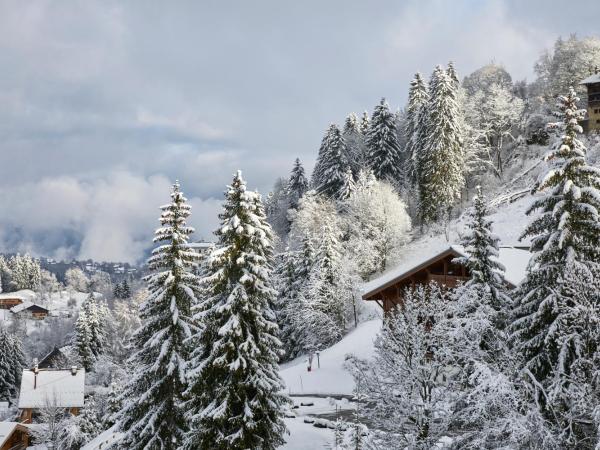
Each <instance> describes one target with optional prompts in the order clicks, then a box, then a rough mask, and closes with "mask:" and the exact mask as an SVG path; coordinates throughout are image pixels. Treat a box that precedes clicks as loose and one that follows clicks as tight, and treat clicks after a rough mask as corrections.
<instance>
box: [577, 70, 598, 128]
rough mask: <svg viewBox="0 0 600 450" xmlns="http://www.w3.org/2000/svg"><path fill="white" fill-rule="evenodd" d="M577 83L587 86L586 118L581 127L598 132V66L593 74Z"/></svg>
mask: <svg viewBox="0 0 600 450" xmlns="http://www.w3.org/2000/svg"><path fill="white" fill-rule="evenodd" d="M579 84H582V85H584V86H585V87H586V88H587V118H586V120H585V121H584V123H583V128H584V130H585V131H586V132H588V133H589V132H596V133H600V71H599V70H598V67H596V70H595V73H594V74H593V75H591V76H589V77H587V78H586V79H585V80H583V81H582V82H581V83H579Z"/></svg>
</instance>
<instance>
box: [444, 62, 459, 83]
mask: <svg viewBox="0 0 600 450" xmlns="http://www.w3.org/2000/svg"><path fill="white" fill-rule="evenodd" d="M446 73H447V74H448V76H449V77H450V79H451V80H452V81H453V82H454V84H456V86H457V87H458V85H459V84H460V80H459V79H458V73H457V72H456V68H455V67H454V62H452V61H450V62H448V68H447V69H446Z"/></svg>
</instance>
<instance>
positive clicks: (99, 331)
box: [80, 292, 106, 357]
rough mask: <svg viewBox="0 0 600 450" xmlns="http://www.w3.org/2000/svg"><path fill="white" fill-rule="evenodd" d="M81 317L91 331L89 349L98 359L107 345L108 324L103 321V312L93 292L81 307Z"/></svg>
mask: <svg viewBox="0 0 600 450" xmlns="http://www.w3.org/2000/svg"><path fill="white" fill-rule="evenodd" d="M80 316H82V317H83V318H84V320H85V322H86V328H87V330H88V331H89V339H90V340H89V348H90V349H91V351H92V353H93V354H94V357H98V356H100V355H101V354H102V353H103V352H104V347H105V345H106V332H105V325H106V324H105V323H104V321H103V320H102V319H103V318H102V312H101V311H100V306H99V305H98V302H97V300H96V296H95V295H94V293H93V292H90V294H89V295H88V296H87V298H86V299H85V301H84V302H83V304H82V305H81V312H80Z"/></svg>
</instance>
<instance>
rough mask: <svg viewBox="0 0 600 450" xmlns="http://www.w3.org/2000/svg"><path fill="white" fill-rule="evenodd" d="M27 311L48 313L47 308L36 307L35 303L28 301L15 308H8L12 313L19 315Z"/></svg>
mask: <svg viewBox="0 0 600 450" xmlns="http://www.w3.org/2000/svg"><path fill="white" fill-rule="evenodd" d="M27 309H38V310H40V309H42V310H44V311H46V312H48V308H44V307H43V306H40V305H38V304H37V303H33V302H30V301H25V302H23V303H21V304H19V305H17V306H13V307H12V308H10V310H11V312H13V313H15V314H16V313H20V312H22V311H25V310H27Z"/></svg>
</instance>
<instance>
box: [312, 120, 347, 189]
mask: <svg viewBox="0 0 600 450" xmlns="http://www.w3.org/2000/svg"><path fill="white" fill-rule="evenodd" d="M346 155H347V149H346V142H345V141H344V137H343V136H342V132H341V131H340V129H339V127H338V126H337V125H335V124H332V125H330V126H329V128H328V130H327V133H326V135H325V137H324V138H323V141H322V143H321V148H320V150H319V155H318V157H317V163H316V165H315V169H314V171H313V177H312V185H313V188H314V189H315V190H316V191H317V192H318V193H319V194H322V195H325V196H327V197H329V198H336V197H337V195H338V194H339V192H340V189H341V188H342V186H343V183H344V173H345V172H346V167H348V161H347V160H346Z"/></svg>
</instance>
